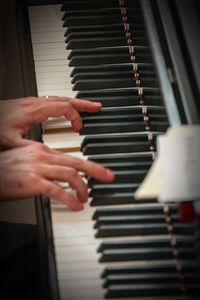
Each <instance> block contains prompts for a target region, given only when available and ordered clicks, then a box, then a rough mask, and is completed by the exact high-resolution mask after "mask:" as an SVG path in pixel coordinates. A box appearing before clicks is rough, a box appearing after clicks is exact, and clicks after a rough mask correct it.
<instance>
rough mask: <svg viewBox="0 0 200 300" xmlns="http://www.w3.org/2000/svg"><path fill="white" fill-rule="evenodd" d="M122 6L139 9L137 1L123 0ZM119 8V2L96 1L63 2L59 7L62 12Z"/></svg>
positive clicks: (109, 0)
mask: <svg viewBox="0 0 200 300" xmlns="http://www.w3.org/2000/svg"><path fill="white" fill-rule="evenodd" d="M124 4H125V5H126V6H129V7H132V8H140V3H139V2H138V1H132V0H125V1H124ZM116 6H117V7H118V6H119V0H98V1H91V0H90V1H88V0H86V1H74V0H73V1H72V0H71V1H63V5H62V7H61V10H62V11H65V10H76V9H77V7H78V9H83V10H87V9H93V10H94V9H103V8H112V7H116Z"/></svg>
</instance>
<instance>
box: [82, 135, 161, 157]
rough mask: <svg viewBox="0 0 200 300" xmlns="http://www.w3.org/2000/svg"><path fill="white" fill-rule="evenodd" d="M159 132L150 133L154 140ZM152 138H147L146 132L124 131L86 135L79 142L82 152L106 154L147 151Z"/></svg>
mask: <svg viewBox="0 0 200 300" xmlns="http://www.w3.org/2000/svg"><path fill="white" fill-rule="evenodd" d="M159 134H161V133H152V140H155V139H156V138H157V136H158V135H159ZM152 140H149V139H148V133H146V132H141V133H138V134H137V133H135V134H134V133H133V134H131V133H124V134H113V135H112V134H111V135H90V136H86V137H85V138H84V140H83V141H82V143H81V151H82V152H83V153H84V154H102V153H104V154H108V153H119V152H120V153H126V152H149V151H151V150H153V149H150V145H151V144H152Z"/></svg>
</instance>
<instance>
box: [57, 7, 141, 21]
mask: <svg viewBox="0 0 200 300" xmlns="http://www.w3.org/2000/svg"><path fill="white" fill-rule="evenodd" d="M127 12H128V13H131V14H132V15H137V16H139V15H140V17H141V9H138V8H134V9H133V8H130V7H128V8H127ZM119 14H121V10H120V7H119V5H118V6H114V7H112V8H104V9H100V10H98V9H93V7H91V8H90V9H79V8H77V9H76V10H66V11H65V13H64V14H63V17H62V20H66V19H68V18H70V17H82V16H88V17H89V16H97V17H98V16H107V15H110V16H112V15H119Z"/></svg>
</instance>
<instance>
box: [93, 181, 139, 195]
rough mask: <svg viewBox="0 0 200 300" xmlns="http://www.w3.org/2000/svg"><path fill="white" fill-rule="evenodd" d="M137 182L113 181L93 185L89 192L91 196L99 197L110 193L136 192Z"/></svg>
mask: <svg viewBox="0 0 200 300" xmlns="http://www.w3.org/2000/svg"><path fill="white" fill-rule="evenodd" d="M138 186H139V185H138V184H136V183H111V184H108V183H107V184H101V185H99V184H97V185H95V184H94V185H93V187H92V189H91V190H90V192H89V197H94V198H95V197H99V196H103V195H105V194H110V193H114V192H115V193H120V192H132V193H133V192H134V191H135V190H136V189H137V188H138Z"/></svg>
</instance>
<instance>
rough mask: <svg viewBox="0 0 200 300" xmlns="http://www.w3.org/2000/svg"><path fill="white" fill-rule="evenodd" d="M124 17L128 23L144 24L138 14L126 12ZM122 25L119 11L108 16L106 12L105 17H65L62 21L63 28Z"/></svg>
mask: <svg viewBox="0 0 200 300" xmlns="http://www.w3.org/2000/svg"><path fill="white" fill-rule="evenodd" d="M126 16H127V18H128V22H130V23H132V24H144V20H143V18H142V16H141V15H140V14H136V15H134V14H132V12H131V11H130V12H129V11H128V10H127V13H126ZM117 23H122V24H123V19H122V15H121V13H120V11H118V12H117V13H116V14H109V11H108V10H107V14H105V15H101V14H99V15H96V16H93V15H90V16H84V15H82V16H78V17H75V16H74V17H72V16H71V17H67V18H65V20H63V27H70V26H91V27H92V26H95V25H98V24H103V25H109V24H117Z"/></svg>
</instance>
